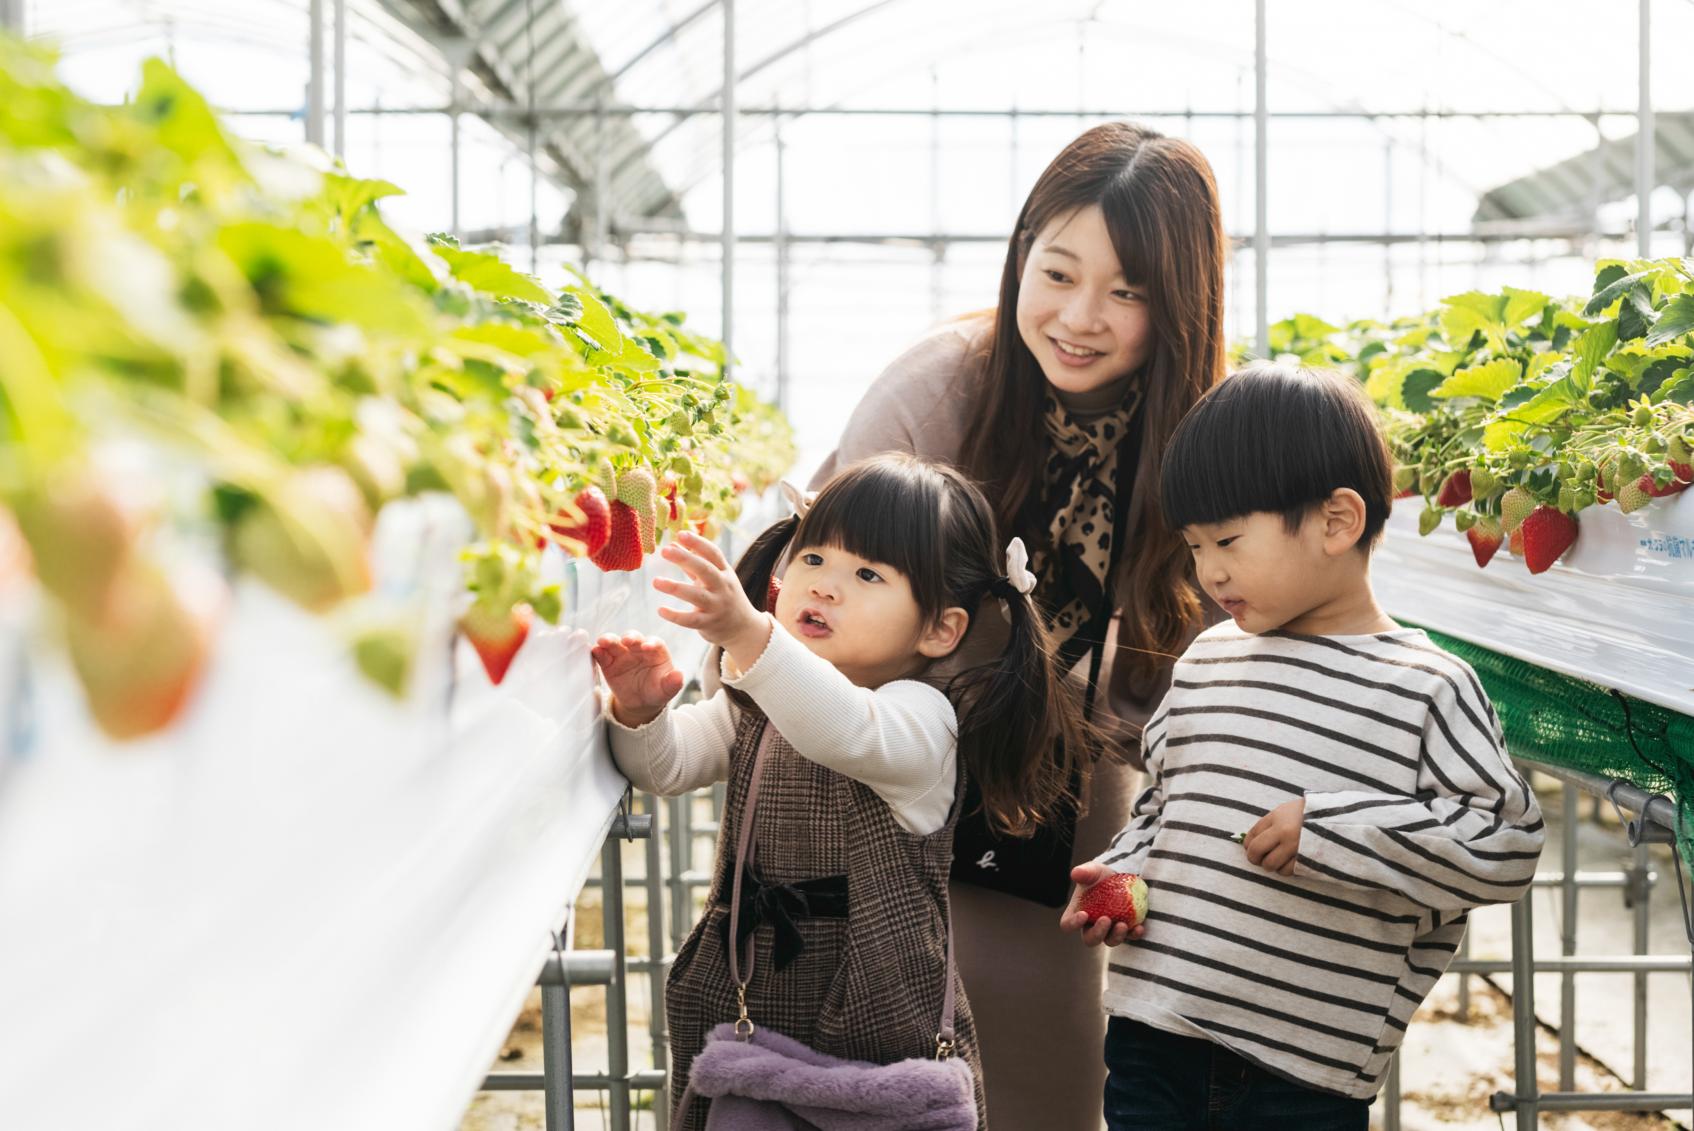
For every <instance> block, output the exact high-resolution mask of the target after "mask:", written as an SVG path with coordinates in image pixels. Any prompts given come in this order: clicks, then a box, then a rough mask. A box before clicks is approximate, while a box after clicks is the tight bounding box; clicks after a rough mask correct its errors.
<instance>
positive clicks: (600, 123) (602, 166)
mask: <svg viewBox="0 0 1694 1131" xmlns="http://www.w3.org/2000/svg"><path fill="white" fill-rule="evenodd" d="M611 180H612V178H611V169H610V168H609V167H608V166H607V163H606V107H605V102H604V98H602V101H601V106H600V112H599V113H598V114H596V115H595V116H594V251H593V253H592V254H593V256H594V257H595V258H597V259H604V258H606V244H607V243H608V242H609V241H610V239H611V234H612V216H611V210H610V206H609V204H608V202H607V200H606V196H607V194H608V193H609V192H610V191H611V189H610V185H611ZM583 258H584V259H587V258H588V255H584V256H583Z"/></svg>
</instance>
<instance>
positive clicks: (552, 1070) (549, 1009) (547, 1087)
mask: <svg viewBox="0 0 1694 1131" xmlns="http://www.w3.org/2000/svg"><path fill="white" fill-rule="evenodd" d="M560 966H561V969H566V967H565V964H564V963H563V961H561V962H560ZM607 992H608V993H610V992H611V991H610V990H608V991H607ZM541 1075H542V1092H543V1096H542V1103H543V1105H544V1111H545V1114H546V1118H547V1131H573V1129H574V1128H575V1127H576V1104H575V1102H574V1100H573V1097H572V1094H571V991H570V986H569V984H568V983H561V984H559V985H551V984H547V983H543V985H542V987H541Z"/></svg>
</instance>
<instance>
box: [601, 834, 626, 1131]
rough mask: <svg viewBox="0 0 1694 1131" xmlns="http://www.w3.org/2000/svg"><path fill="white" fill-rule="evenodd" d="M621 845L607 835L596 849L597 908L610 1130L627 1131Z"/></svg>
mask: <svg viewBox="0 0 1694 1131" xmlns="http://www.w3.org/2000/svg"><path fill="white" fill-rule="evenodd" d="M623 846H624V842H623V841H622V840H620V839H618V838H617V837H615V836H613V837H607V838H606V846H605V848H603V849H602V850H601V852H600V861H601V867H600V871H601V879H602V881H603V886H602V887H601V889H600V912H601V922H602V927H601V930H602V933H603V936H604V945H605V947H606V948H607V949H608V950H610V951H611V952H612V982H611V984H610V985H608V986H607V987H606V1075H607V1076H609V1077H610V1078H611V1079H610V1080H609V1081H608V1086H607V1089H606V1091H607V1094H608V1096H609V1097H610V1099H611V1116H612V1131H629V1108H630V1104H629V1002H628V1000H627V997H626V994H627V992H628V986H629V983H628V981H627V979H626V975H627V970H626V969H625V966H624V962H625V959H624V923H623V855H622V853H623Z"/></svg>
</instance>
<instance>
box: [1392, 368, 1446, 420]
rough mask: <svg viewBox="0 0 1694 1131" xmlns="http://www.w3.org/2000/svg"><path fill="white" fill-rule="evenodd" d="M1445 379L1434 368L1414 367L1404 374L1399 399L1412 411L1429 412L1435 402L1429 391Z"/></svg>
mask: <svg viewBox="0 0 1694 1131" xmlns="http://www.w3.org/2000/svg"><path fill="white" fill-rule="evenodd" d="M1446 379H1447V378H1446V377H1444V376H1443V375H1442V374H1441V373H1440V371H1438V370H1435V369H1414V370H1412V371H1411V372H1410V373H1408V374H1407V375H1406V380H1405V383H1404V384H1403V385H1402V386H1401V389H1400V395H1401V399H1402V400H1403V401H1404V403H1405V406H1406V407H1407V408H1408V409H1410V410H1411V411H1413V412H1429V411H1430V410H1431V409H1433V408H1434V407H1435V403H1436V402H1435V400H1434V399H1433V398H1432V396H1431V393H1432V392H1433V391H1434V390H1435V388H1436V387H1437V386H1439V385H1441V383H1442V382H1444V381H1446Z"/></svg>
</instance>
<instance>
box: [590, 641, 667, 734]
mask: <svg viewBox="0 0 1694 1131" xmlns="http://www.w3.org/2000/svg"><path fill="white" fill-rule="evenodd" d="M589 655H591V656H593V657H594V662H595V664H597V665H598V666H599V668H600V673H601V674H602V675H604V676H605V677H606V686H608V687H610V688H611V689H612V715H613V717H614V718H616V719H617V720H618V722H620V723H622V724H623V725H624V726H626V727H639V726H645V725H647V724H648V723H650V722H652V721H653V720H654V719H656V718H658V717H659V715H660V714H661V713H663V711H664V709H665V704H667V703H669V702H670V701H671V700H672V699H674V698H676V693H677V692H679V691H681V690H682V685H683V683H684V682H685V680H684V678H683V674H682V672H681V671H679V670H678V669H677V666H676V665H675V664H674V663H672V662H671V650H670V649H669V648H667V647H665V642H664V641H663V640H660V639H659V638H658V637H655V636H643V635H641V634H640V633H639V632H631V633H629V634H628V635H625V636H612V635H606V636H602V637H601V638H600V639H599V640H596V641H595V642H594V647H593V649H592V650H591V651H590V652H589Z"/></svg>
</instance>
